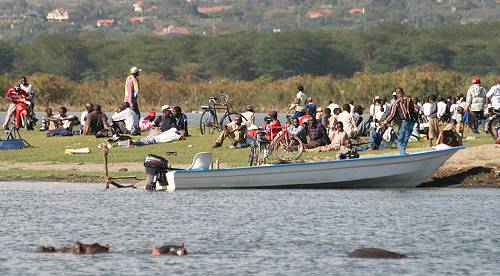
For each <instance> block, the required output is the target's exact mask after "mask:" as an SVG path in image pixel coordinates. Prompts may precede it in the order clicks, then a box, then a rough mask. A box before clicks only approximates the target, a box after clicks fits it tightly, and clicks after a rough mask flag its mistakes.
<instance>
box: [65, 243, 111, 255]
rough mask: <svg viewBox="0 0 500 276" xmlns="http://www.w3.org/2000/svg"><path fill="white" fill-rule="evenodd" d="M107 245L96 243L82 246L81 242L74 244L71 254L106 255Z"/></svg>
mask: <svg viewBox="0 0 500 276" xmlns="http://www.w3.org/2000/svg"><path fill="white" fill-rule="evenodd" d="M108 252H109V244H106V245H100V244H98V243H93V244H83V243H81V242H75V244H74V245H73V253H75V254H97V253H108Z"/></svg>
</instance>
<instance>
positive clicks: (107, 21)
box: [96, 18, 116, 27]
mask: <svg viewBox="0 0 500 276" xmlns="http://www.w3.org/2000/svg"><path fill="white" fill-rule="evenodd" d="M96 25H97V27H104V26H114V25H116V20H115V19H114V18H108V19H99V20H97V21H96Z"/></svg>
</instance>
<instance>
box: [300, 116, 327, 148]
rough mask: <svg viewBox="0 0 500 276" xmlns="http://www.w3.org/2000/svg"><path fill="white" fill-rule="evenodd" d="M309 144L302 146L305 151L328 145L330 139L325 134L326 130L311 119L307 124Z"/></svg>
mask: <svg viewBox="0 0 500 276" xmlns="http://www.w3.org/2000/svg"><path fill="white" fill-rule="evenodd" d="M308 134H309V135H308V136H309V142H308V143H307V144H305V145H304V147H305V148H306V149H313V148H316V147H319V146H324V145H327V144H330V139H329V138H328V134H327V133H326V128H325V127H324V126H323V125H322V124H321V123H319V122H317V121H316V119H314V118H311V119H310V120H309V123H308Z"/></svg>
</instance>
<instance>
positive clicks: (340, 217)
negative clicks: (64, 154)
mask: <svg viewBox="0 0 500 276" xmlns="http://www.w3.org/2000/svg"><path fill="white" fill-rule="evenodd" d="M0 210H1V214H2V217H1V220H0V233H1V235H0V247H1V248H2V253H3V254H1V256H0V275H31V274H44V275H67V274H99V275H137V274H143V275H154V274H161V275H172V274H174V275H181V274H184V275H214V274H217V275H242V274H253V275H306V274H307V275H337V274H341V275H387V274H411V275H417V274H419V275H427V274H439V275H443V274H449V275H457V274H475V275H498V274H499V273H500V262H499V260H500V234H499V233H500V232H499V231H500V189H406V190H214V191H196V190H195V191H176V192H174V193H166V192H165V193H147V192H145V191H143V190H127V189H122V190H118V189H113V190H109V191H103V190H102V185H101V184H99V185H94V184H62V183H17V182H3V183H2V182H0ZM76 240H80V241H82V242H86V243H91V242H100V243H109V244H110V245H111V250H112V253H110V254H106V255H95V256H77V255H72V254H36V253H32V252H33V249H34V248H36V247H37V246H38V245H54V246H64V245H69V244H71V243H73V242H74V241H76ZM181 241H184V242H185V243H186V247H187V250H188V252H189V255H188V256H186V257H170V256H164V257H151V256H149V255H148V253H149V251H150V248H151V246H152V244H153V243H157V244H164V243H169V244H170V243H178V242H181ZM370 246H373V247H381V248H385V249H389V250H394V251H398V252H403V253H407V254H408V255H409V256H410V257H411V258H409V259H404V260H359V259H350V258H347V257H346V254H347V253H348V252H350V251H353V250H354V249H357V248H360V247H370Z"/></svg>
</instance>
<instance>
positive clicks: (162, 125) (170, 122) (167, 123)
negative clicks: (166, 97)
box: [151, 105, 175, 132]
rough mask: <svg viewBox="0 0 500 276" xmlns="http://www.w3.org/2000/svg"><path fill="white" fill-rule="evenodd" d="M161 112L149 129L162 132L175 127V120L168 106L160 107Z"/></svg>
mask: <svg viewBox="0 0 500 276" xmlns="http://www.w3.org/2000/svg"><path fill="white" fill-rule="evenodd" d="M161 112H162V114H161V115H160V116H158V118H156V119H155V120H154V122H153V125H152V127H151V128H152V129H153V128H154V129H156V130H157V131H158V132H164V131H167V130H169V129H171V128H173V127H175V119H174V116H173V115H172V111H171V110H170V106H168V105H164V106H162V107H161Z"/></svg>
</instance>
